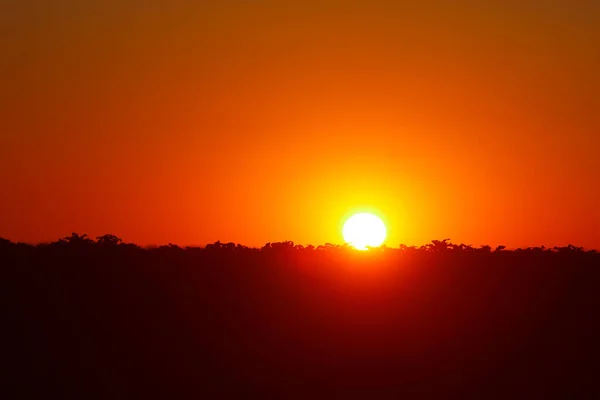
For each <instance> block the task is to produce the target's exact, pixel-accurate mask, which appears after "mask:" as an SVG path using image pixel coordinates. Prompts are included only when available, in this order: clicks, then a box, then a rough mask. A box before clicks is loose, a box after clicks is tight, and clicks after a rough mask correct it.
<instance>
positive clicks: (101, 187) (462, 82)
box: [0, 0, 600, 248]
mask: <svg viewBox="0 0 600 400" xmlns="http://www.w3.org/2000/svg"><path fill="white" fill-rule="evenodd" d="M211 3H212V4H211ZM413 3H414V4H413ZM599 26H600V3H599V2H594V1H574V0H570V1H567V0H556V1H541V0H540V1H526V0H525V1H523V0H521V1H502V2H500V1H498V2H488V1H470V2H460V1H446V2H442V1H418V2H417V1H411V2H401V1H364V2H352V1H347V0H346V1H326V0H320V1H306V0H305V1H297V2H290V1H285V0H279V1H241V0H238V1H223V0H220V1H214V2H209V1H190V2H182V1H176V0H175V1H174V0H170V1H154V0H143V1H141V0H140V1H128V0H118V1H107V0H103V1H82V0H77V1H75V0H73V1H63V0H53V1H46V0H40V1H24V0H3V1H2V2H1V3H0V51H1V58H0V84H1V88H2V90H1V91H0V182H1V185H2V186H1V188H2V191H1V195H0V236H2V237H6V238H8V239H11V240H19V241H27V242H39V241H49V240H55V239H57V238H59V237H62V236H66V235H69V234H70V233H71V232H79V233H88V234H90V236H97V235H100V234H103V233H114V234H116V235H118V236H120V237H122V238H124V239H125V240H126V241H133V242H136V243H139V244H152V243H154V244H163V243H168V242H171V243H178V244H181V245H190V244H206V243H209V242H214V241H216V240H221V241H234V242H238V243H242V244H246V245H250V246H261V245H263V244H264V243H266V242H274V241H283V240H292V241H295V242H297V243H302V244H306V243H312V244H322V243H325V242H332V243H341V242H342V237H341V228H340V221H341V220H342V218H343V217H344V216H345V215H347V214H348V213H349V212H351V211H352V210H362V209H364V208H367V209H372V210H377V211H378V212H379V213H380V214H381V215H382V216H383V217H384V219H385V221H386V223H387V225H388V229H389V236H388V240H387V241H386V244H387V245H389V246H397V245H398V244H399V243H406V244H418V245H420V244H424V243H426V242H428V241H430V240H431V239H443V238H451V239H452V241H453V242H458V243H460V242H464V243H467V244H473V245H481V244H490V245H498V244H504V245H508V246H509V247H518V246H529V245H542V244H545V245H547V246H552V245H564V244H568V243H573V244H577V245H582V246H585V247H594V248H600V206H599V205H600V161H599V159H600V73H599V71H600V28H599Z"/></svg>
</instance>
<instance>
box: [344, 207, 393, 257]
mask: <svg viewBox="0 0 600 400" xmlns="http://www.w3.org/2000/svg"><path fill="white" fill-rule="evenodd" d="M386 234H387V229H386V228H385V224H384V223H383V221H382V220H381V218H379V217H377V216H375V215H373V214H370V213H359V214H354V215H353V216H351V217H350V218H348V220H347V221H346V222H345V223H344V228H343V229H342V235H343V236H344V240H345V241H346V243H349V244H350V245H351V246H353V247H354V248H356V249H357V250H367V246H368V247H377V246H381V245H382V244H383V241H384V240H385V236H386Z"/></svg>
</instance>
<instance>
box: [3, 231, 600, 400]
mask: <svg viewBox="0 0 600 400" xmlns="http://www.w3.org/2000/svg"><path fill="white" fill-rule="evenodd" d="M0 265H1V267H0V272H1V273H2V278H1V279H0V292H1V293H2V299H3V301H2V302H1V304H2V309H3V315H4V317H5V318H4V321H5V322H6V323H5V324H4V325H5V327H4V328H3V332H4V337H5V338H4V343H5V345H6V346H5V347H6V348H7V351H6V353H5V354H4V355H3V359H4V364H5V365H6V366H8V367H9V368H8V372H7V373H5V374H3V376H2V378H1V379H2V387H3V388H6V389H3V391H4V390H6V396H2V397H3V398H15V397H22V398H40V397H48V396H52V397H58V398H68V397H70V398H89V397H96V398H108V397H110V398H125V397H127V398H138V397H142V396H144V397H147V396H152V397H156V396H158V397H170V398H182V397H195V398H197V397H202V396H208V397H209V398H228V397H234V398H240V397H250V398H255V397H267V398H307V397H314V398H331V397H337V398H398V396H408V397H419V398H452V397H472V398H474V397H477V398H506V397H519V398H522V397H529V398H548V397H562V398H573V397H582V396H585V397H586V398H587V397H588V396H590V395H593V394H594V393H596V394H597V393H598V389H597V385H596V371H597V370H598V368H600V361H599V360H600V342H599V339H598V337H599V335H598V334H599V333H600V329H599V328H598V326H597V325H598V322H597V320H598V310H600V298H599V296H598V288H599V284H600V269H599V267H600V254H599V253H598V252H597V251H595V250H585V249H583V248H581V247H577V246H573V245H568V246H565V247H552V248H546V247H544V246H541V247H528V248H524V249H514V250H509V249H506V247H505V246H498V247H495V248H492V247H491V246H487V245H483V246H479V247H474V246H471V245H465V244H454V243H452V242H451V241H450V239H444V240H433V241H432V242H431V243H428V244H426V245H424V246H405V245H400V246H399V247H394V248H393V247H386V246H382V247H378V248H372V249H370V250H369V251H366V252H361V251H357V250H354V249H352V248H351V247H349V246H348V245H335V244H330V243H327V244H324V245H320V246H301V245H297V244H294V243H293V242H291V241H285V242H276V243H267V244H266V245H264V246H262V247H260V248H252V247H247V246H243V245H240V244H235V243H222V242H219V241H218V242H215V243H212V244H208V245H206V246H204V247H180V246H177V245H174V244H167V245H163V246H151V247H141V246H138V245H135V244H132V243H125V242H124V241H123V240H122V239H120V238H119V237H117V236H114V235H103V236H99V237H97V238H95V239H92V238H90V237H88V236H87V235H85V234H84V235H80V234H76V233H73V234H72V235H71V236H68V237H65V238H62V239H59V240H58V241H55V242H52V243H43V244H38V245H31V244H26V243H13V242H11V241H9V240H6V239H0Z"/></svg>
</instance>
